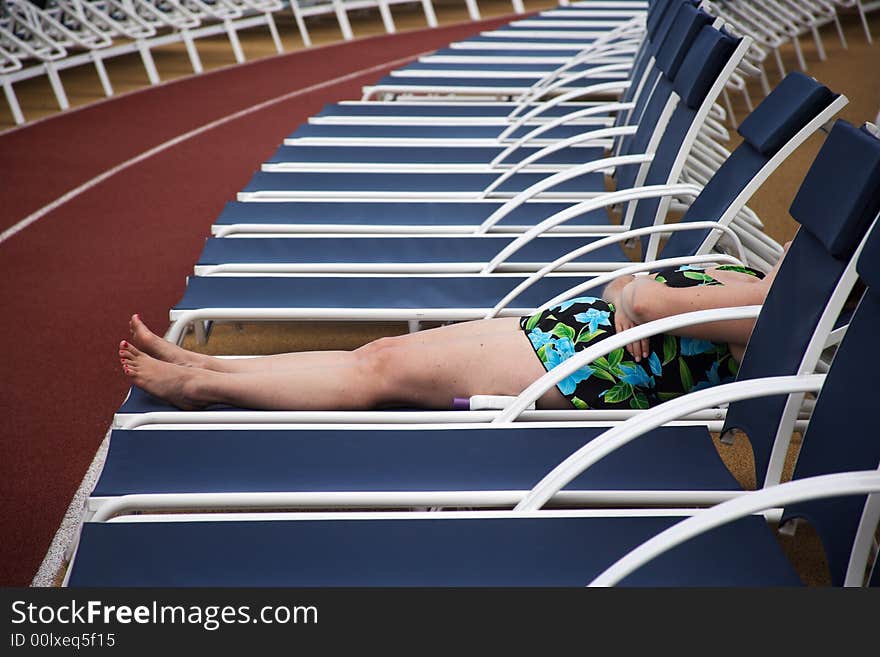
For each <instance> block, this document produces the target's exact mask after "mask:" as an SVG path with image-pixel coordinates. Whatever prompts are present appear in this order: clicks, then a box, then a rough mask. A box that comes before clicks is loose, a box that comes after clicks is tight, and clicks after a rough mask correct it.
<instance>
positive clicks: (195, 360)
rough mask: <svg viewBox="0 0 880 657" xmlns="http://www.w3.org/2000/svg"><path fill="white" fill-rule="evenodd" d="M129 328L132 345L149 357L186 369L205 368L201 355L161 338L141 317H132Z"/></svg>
mask: <svg viewBox="0 0 880 657" xmlns="http://www.w3.org/2000/svg"><path fill="white" fill-rule="evenodd" d="M128 326H129V329H130V330H131V342H132V344H133V345H134V346H135V347H137V349H139V350H140V351H142V352H143V353H145V354H147V355H148V356H152V357H153V358H155V359H157V360H161V361H165V362H166V363H173V364H175V365H184V366H186V367H202V366H204V363H203V360H204V358H203V357H202V355H201V354H194V353H193V352H191V351H187V350H186V349H183V348H182V347H178V346H177V345H176V344H172V343H171V342H168V340H165V339H163V338H160V337H159V336H158V335H156V334H155V333H153V332H152V331H151V330H150V329H149V328H147V325H146V324H144V321H143V320H142V319H141V317H140V315H132V316H131V320H130V321H129V323H128Z"/></svg>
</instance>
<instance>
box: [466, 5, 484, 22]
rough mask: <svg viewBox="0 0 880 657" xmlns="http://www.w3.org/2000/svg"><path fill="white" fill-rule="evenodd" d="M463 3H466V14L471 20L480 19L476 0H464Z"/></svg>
mask: <svg viewBox="0 0 880 657" xmlns="http://www.w3.org/2000/svg"><path fill="white" fill-rule="evenodd" d="M465 4H467V9H468V15H469V16H470V17H471V20H472V21H478V20H480V8H479V7H477V0H465Z"/></svg>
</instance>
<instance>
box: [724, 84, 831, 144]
mask: <svg viewBox="0 0 880 657" xmlns="http://www.w3.org/2000/svg"><path fill="white" fill-rule="evenodd" d="M836 97H837V96H836V94H834V93H833V92H832V91H831V90H830V89H829V88H828V87H826V86H825V85H823V84H820V83H819V82H816V80H814V79H813V78H811V77H809V76H807V75H804V74H803V73H800V72H798V71H794V72H792V73H789V74H788V75H787V76H785V78H784V79H783V80H782V82H780V83H779V84H778V85H777V86H776V88H775V89H774V90H773V91H771V92H770V95H768V96H767V97H766V98H765V99H764V100H763V101H761V104H760V105H758V106H757V107H756V108H755V109H754V111H753V112H752V113H751V114H749V115H748V116H747V117H746V118H745V120H743V122H742V124H741V125H740V126H739V130H738V132H739V134H741V135H742V137H743V139H745V140H746V141H747V142H748V143H749V144H751V145H752V146H753V147H754V148H755V149H756V150H757V151H758V152H759V153H761V154H763V155H766V156H767V157H772V156H773V155H775V154H776V152H777V151H778V150H779V149H780V148H782V146H783V145H785V143H786V142H787V141H788V140H789V139H791V138H792V137H793V136H794V135H795V134H796V133H797V132H798V131H799V130H800V129H801V128H803V127H804V125H806V124H807V123H808V122H809V121H810V120H811V119H812V118H813V117H815V116H816V114H818V113H819V112H821V111H822V110H823V109H825V108H826V107H828V105H829V104H830V103H831V102H832V101H833V100H834V99H835V98H836Z"/></svg>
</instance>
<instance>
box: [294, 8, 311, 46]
mask: <svg viewBox="0 0 880 657" xmlns="http://www.w3.org/2000/svg"><path fill="white" fill-rule="evenodd" d="M290 9H291V11H293V20H295V21H296V27H297V29H298V30H299V35H300V37H302V40H303V46H305V47H306V48H311V46H312V37H311V36H310V35H309V31H308V30H307V29H306V22H305V20H303V15H302V12H301V11H300V10H299V4H298V3H297V0H291V2H290Z"/></svg>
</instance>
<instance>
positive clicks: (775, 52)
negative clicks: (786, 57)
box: [773, 48, 785, 78]
mask: <svg viewBox="0 0 880 657" xmlns="http://www.w3.org/2000/svg"><path fill="white" fill-rule="evenodd" d="M773 56H774V57H775V58H776V68H778V69H779V77H780V78H784V77H785V64H783V63H782V55H781V54H780V52H779V48H774V49H773Z"/></svg>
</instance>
